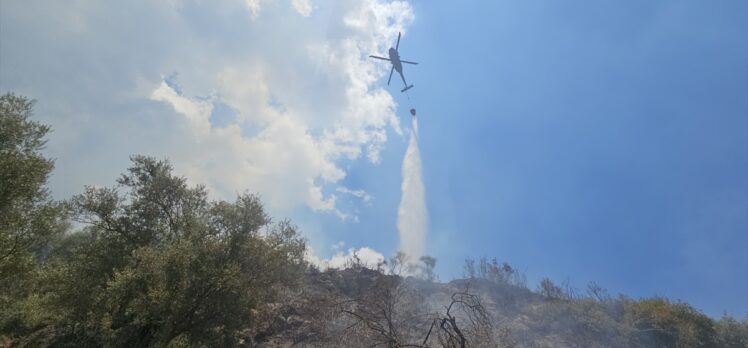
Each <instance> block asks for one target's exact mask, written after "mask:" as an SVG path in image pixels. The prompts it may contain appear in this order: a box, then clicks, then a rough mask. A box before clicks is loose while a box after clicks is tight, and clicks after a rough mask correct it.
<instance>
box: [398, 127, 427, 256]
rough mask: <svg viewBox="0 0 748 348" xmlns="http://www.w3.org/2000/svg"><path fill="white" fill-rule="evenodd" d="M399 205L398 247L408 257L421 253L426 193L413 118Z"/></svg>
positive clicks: (424, 237) (422, 249)
mask: <svg viewBox="0 0 748 348" xmlns="http://www.w3.org/2000/svg"><path fill="white" fill-rule="evenodd" d="M401 190H402V197H401V198H400V208H399V209H398V211H397V229H398V231H399V232H400V250H401V251H403V252H404V253H405V254H406V255H408V256H409V257H410V258H411V260H418V258H420V257H421V256H423V255H424V242H425V239H426V228H427V222H428V211H426V194H425V190H424V187H423V177H422V175H421V153H420V151H419V150H418V121H417V120H416V119H415V118H414V119H413V126H412V127H411V130H410V142H409V143H408V149H407V150H406V151H405V158H404V159H403V183H402V186H401Z"/></svg>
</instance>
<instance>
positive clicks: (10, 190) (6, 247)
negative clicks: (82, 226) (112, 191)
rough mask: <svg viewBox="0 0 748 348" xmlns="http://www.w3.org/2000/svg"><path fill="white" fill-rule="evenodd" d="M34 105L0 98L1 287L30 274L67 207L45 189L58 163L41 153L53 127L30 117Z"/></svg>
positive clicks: (15, 98)
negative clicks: (35, 258) (63, 207)
mask: <svg viewBox="0 0 748 348" xmlns="http://www.w3.org/2000/svg"><path fill="white" fill-rule="evenodd" d="M32 107H33V102H32V101H30V100H28V99H27V98H24V97H20V96H15V95H13V94H5V95H2V96H0V286H5V285H7V283H8V282H17V281H19V277H22V276H24V275H25V274H26V273H27V272H29V271H30V268H31V267H33V256H34V251H37V250H38V249H40V248H41V247H42V246H43V245H44V243H45V241H46V240H47V239H48V238H50V236H51V235H53V234H54V233H55V232H57V231H59V225H60V217H61V214H60V213H61V211H62V209H61V206H60V204H58V203H54V202H51V201H50V199H49V197H48V196H49V195H48V192H47V189H46V187H45V184H46V182H47V178H48V176H49V173H50V171H51V170H52V168H53V166H54V164H53V162H52V160H50V159H47V158H45V157H44V156H43V155H42V154H41V151H42V150H43V148H44V144H45V140H44V136H45V135H46V134H47V132H49V127H48V126H45V125H42V124H40V123H38V122H34V121H30V120H29V117H30V116H31V114H32Z"/></svg>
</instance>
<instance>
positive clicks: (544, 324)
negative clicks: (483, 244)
mask: <svg viewBox="0 0 748 348" xmlns="http://www.w3.org/2000/svg"><path fill="white" fill-rule="evenodd" d="M32 108H33V103H32V102H31V101H29V100H28V99H26V98H24V97H20V96H16V95H13V94H6V95H3V96H0V179H1V181H0V347H2V346H11V347H102V346H104V347H216V346H227V347H231V346H241V347H292V346H298V347H388V348H394V347H455V348H456V347H460V348H463V347H748V322H746V320H745V319H736V318H733V317H730V316H724V317H723V318H721V319H713V318H710V317H708V316H706V315H704V314H703V313H701V312H700V311H698V310H697V309H695V308H693V307H692V306H690V305H688V304H687V303H682V302H674V301H671V300H668V299H665V298H646V299H631V298H628V297H625V296H623V295H617V296H613V295H610V294H609V293H608V292H607V291H606V290H605V289H603V288H602V287H601V286H599V285H597V284H590V285H589V286H588V287H587V289H585V290H584V291H580V290H577V289H574V288H572V287H570V286H568V285H558V284H556V283H554V282H553V281H552V280H550V279H543V280H542V281H540V282H539V284H538V285H537V287H536V288H534V289H531V288H530V287H529V286H528V284H527V280H526V278H525V276H524V275H523V273H522V272H520V271H518V270H517V269H516V268H514V267H512V266H511V265H509V264H507V263H499V262H498V261H497V260H496V259H492V260H489V259H487V258H480V259H478V260H467V261H466V262H465V264H464V278H463V279H456V280H452V281H449V282H440V281H438V279H437V277H436V275H435V271H434V270H435V267H436V259H434V258H432V257H428V256H425V257H422V258H420V259H418V260H409V259H408V256H407V255H404V254H402V253H399V254H397V255H395V256H393V257H392V258H390V259H389V260H387V261H385V262H381V263H379V264H374V265H368V264H365V263H364V262H363V261H362V260H361V259H359V258H358V257H355V256H354V257H353V258H352V259H351V260H350V261H349V263H348V265H347V266H346V267H344V268H343V269H325V270H320V269H319V268H317V267H316V266H314V265H312V264H309V263H308V262H307V261H306V260H305V257H304V255H305V252H306V247H305V244H304V240H303V239H302V238H301V237H300V236H299V233H298V231H297V228H296V227H295V226H294V225H293V224H292V223H290V222H289V221H285V220H280V221H274V220H273V219H271V218H270V217H269V216H268V215H267V214H266V213H265V211H264V209H263V206H262V203H261V201H260V199H259V198H258V197H257V196H255V195H253V194H250V193H243V194H240V195H238V196H237V197H236V199H235V200H234V201H233V202H227V201H222V200H218V201H214V200H211V199H209V197H208V194H207V192H206V189H205V188H204V187H202V186H190V185H188V184H187V181H186V179H185V178H182V177H178V176H175V175H174V174H173V173H172V168H171V166H170V164H169V163H168V162H167V161H159V160H156V159H154V158H150V157H145V156H133V157H132V158H131V162H132V164H131V167H130V168H128V169H127V170H126V171H125V173H124V174H123V175H122V176H121V177H120V178H119V179H117V180H116V181H115V182H114V183H113V186H111V187H88V188H86V189H85V190H84V192H83V193H81V194H79V195H77V196H75V197H72V198H70V199H69V200H67V201H62V202H60V201H54V200H52V199H51V198H50V197H49V194H48V189H47V186H46V185H47V179H48V177H49V175H50V173H51V172H52V170H53V167H54V163H53V161H52V160H50V159H48V158H45V157H44V156H43V155H42V150H43V147H44V145H45V140H44V137H45V135H46V134H47V132H48V131H49V130H50V129H49V127H47V126H45V125H42V124H40V123H38V122H34V121H33V120H31V116H32Z"/></svg>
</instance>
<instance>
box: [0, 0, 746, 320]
mask: <svg viewBox="0 0 748 348" xmlns="http://www.w3.org/2000/svg"><path fill="white" fill-rule="evenodd" d="M164 3H166V2H162V3H161V4H153V3H147V2H143V3H138V4H134V5H124V4H119V5H103V4H97V3H96V2H85V1H82V2H78V3H76V5H75V6H62V5H57V4H54V3H52V2H44V1H29V2H27V3H24V4H21V3H20V2H18V3H10V4H9V3H7V2H4V3H3V4H2V11H0V17H1V18H0V19H2V20H1V21H0V39H2V40H0V42H2V44H0V89H2V91H8V90H9V91H14V92H16V93H21V94H24V95H28V96H30V97H33V98H36V99H38V104H37V115H39V118H40V119H41V120H43V121H45V122H47V123H49V124H51V125H52V127H53V128H54V129H55V132H54V133H53V134H52V135H51V136H50V143H49V150H48V151H49V153H50V155H51V156H53V157H55V158H57V169H56V171H55V174H54V175H53V177H52V179H51V186H52V191H53V193H54V194H55V196H56V197H58V198H67V197H69V195H72V194H74V193H76V192H80V190H82V185H83V184H100V185H111V184H113V182H114V179H115V178H116V176H117V173H119V172H122V171H123V170H124V169H125V168H126V166H127V156H128V155H129V154H133V153H145V154H150V155H154V156H157V157H161V158H163V157H168V158H170V159H171V160H172V162H173V163H174V166H175V168H176V170H177V171H178V172H179V173H180V174H182V175H185V176H188V177H189V178H190V179H192V180H194V181H195V182H201V183H207V184H208V185H209V187H211V188H212V189H213V192H215V193H216V196H217V197H219V198H224V197H225V198H231V196H232V195H233V194H234V193H235V192H238V191H243V190H250V191H256V192H260V193H261V194H262V195H263V197H264V198H265V200H266V202H267V204H268V206H269V209H270V210H271V211H272V213H273V215H275V216H279V217H282V216H288V217H290V218H292V219H293V221H295V222H296V223H297V224H299V226H300V227H301V228H302V230H303V231H304V233H305V235H306V236H307V238H309V244H310V245H311V246H312V247H313V248H314V249H315V252H316V253H317V254H318V255H319V256H320V257H330V256H332V255H333V254H334V253H335V252H336V250H338V249H339V247H338V248H337V249H336V247H333V245H335V244H336V243H338V242H340V241H342V242H344V243H345V247H344V248H348V247H353V248H361V247H368V248H371V249H373V250H376V251H378V252H380V253H382V254H384V255H391V254H393V253H394V252H395V251H396V250H397V248H398V245H399V241H398V234H397V228H396V223H397V209H398V203H399V200H400V180H401V165H402V160H403V154H404V152H405V147H406V145H407V134H408V133H407V132H406V131H405V130H407V129H408V128H409V127H410V121H409V117H410V116H409V115H407V109H409V108H410V107H411V106H412V107H415V108H417V110H418V117H419V131H420V133H419V143H420V151H421V155H422V162H423V180H424V184H425V187H426V200H427V201H426V203H427V206H428V209H429V229H428V237H427V241H426V251H427V253H428V254H431V255H433V256H435V257H436V258H437V259H438V263H437V270H438V272H439V274H440V276H441V278H442V279H443V280H449V279H451V278H453V277H458V276H461V272H462V263H463V260H464V259H465V258H467V257H473V258H477V257H481V256H486V257H489V258H491V257H496V258H498V259H499V260H500V261H507V262H509V263H511V264H512V265H514V266H516V267H518V268H519V269H521V270H524V271H525V272H526V273H527V275H528V279H529V280H530V285H531V286H533V287H534V284H536V283H537V281H538V280H539V279H540V278H542V277H545V276H547V277H550V278H552V279H554V280H556V281H557V282H563V281H568V282H569V283H570V284H571V285H572V286H576V287H578V288H580V289H583V288H584V287H585V286H586V284H587V283H588V282H590V281H595V282H597V283H599V284H600V285H602V286H604V287H607V288H608V289H609V290H610V291H611V292H612V293H624V294H626V295H628V296H631V297H634V298H638V297H642V296H653V295H662V296H667V297H670V298H673V299H680V300H683V301H686V302H689V303H691V304H693V305H695V306H696V307H697V308H699V309H701V310H703V311H705V312H706V313H707V314H710V315H713V316H719V315H721V314H722V313H723V312H725V311H726V312H729V313H732V314H734V315H738V316H745V315H748V4H746V3H745V2H744V1H721V2H709V3H706V2H700V1H659V2H652V1H626V2H620V1H598V2H594V3H590V2H583V1H565V2H550V1H548V2H528V1H494V2H485V3H481V4H480V6H475V5H473V6H465V5H463V4H462V3H459V2H431V1H412V2H410V3H405V2H404V3H399V2H396V3H389V2H386V1H375V0H366V1H349V2H342V3H337V2H336V3H334V4H333V3H329V2H322V1H313V0H312V1H311V2H309V1H293V2H291V1H263V0H256V1H254V0H253V1H244V2H242V1H234V2H232V1H226V2H220V5H206V4H204V3H200V2H192V1H173V2H169V4H172V5H173V4H176V5H174V7H173V8H171V7H168V6H167V5H163V4H164ZM254 4H256V5H257V6H256V7H253V6H254ZM304 4H308V5H311V10H310V12H306V11H305V10H304V8H305V7H304V6H301V7H299V5H304ZM251 5H252V6H251ZM115 14H116V15H117V17H114V15H115ZM120 17H121V18H123V19H114V18H120ZM136 24H137V25H136ZM398 30H403V31H404V32H405V34H404V35H403V38H402V42H401V46H400V51H401V55H402V56H403V58H405V59H410V60H414V61H418V62H420V64H419V65H418V66H406V67H405V69H406V70H405V74H406V77H407V79H408V81H409V82H411V83H414V84H415V88H414V89H413V90H411V91H410V94H409V95H410V100H408V99H407V98H405V96H404V95H402V94H401V93H399V89H400V84H399V83H398V80H397V79H395V78H393V84H392V86H391V87H389V88H387V86H386V85H385V84H386V74H387V73H388V71H387V67H386V66H383V65H382V64H379V62H368V61H366V59H365V55H366V54H367V53H369V51H377V52H371V53H379V54H383V53H385V52H386V49H387V48H388V47H389V45H390V44H392V43H393V42H394V38H395V37H396V35H397V31H398ZM190 115H191V116H190ZM352 115H353V116H352ZM190 117H192V118H190ZM201 117H206V118H207V122H210V124H209V125H208V126H207V127H208V128H210V130H209V131H206V130H205V129H204V128H200V127H202V126H201V125H203V123H200V122H201V121H200V120H201ZM206 124H207V123H206ZM232 125H237V127H239V128H237V129H239V130H237V131H234V130H232V128H231V126H232ZM398 130H400V132H398ZM332 133H335V135H329V134H332ZM326 134H328V135H326ZM382 134H384V135H385V138H384V139H382ZM227 173H230V174H227ZM341 173H342V174H341ZM338 188H345V189H346V190H351V191H355V190H363V191H365V192H366V194H368V195H370V196H372V197H373V198H372V199H370V200H368V201H367V200H364V199H360V198H359V197H356V196H354V195H352V194H346V193H342V192H341V191H338ZM316 189H319V192H318V193H319V195H317V194H316V193H315V192H317V191H315V190H316ZM333 197H334V199H332V200H331V198H333ZM354 217H355V218H354Z"/></svg>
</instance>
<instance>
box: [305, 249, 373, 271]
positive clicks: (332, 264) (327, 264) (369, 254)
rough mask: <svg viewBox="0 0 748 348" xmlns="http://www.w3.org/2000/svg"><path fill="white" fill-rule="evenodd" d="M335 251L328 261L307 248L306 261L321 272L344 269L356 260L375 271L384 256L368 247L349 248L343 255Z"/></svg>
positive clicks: (341, 252)
mask: <svg viewBox="0 0 748 348" xmlns="http://www.w3.org/2000/svg"><path fill="white" fill-rule="evenodd" d="M334 249H335V248H334ZM336 250H337V251H336V252H335V255H333V256H332V257H330V258H329V259H323V258H320V257H318V256H316V255H315V254H314V249H312V248H307V253H306V260H307V261H308V262H309V263H311V264H313V265H315V266H317V267H318V268H320V269H322V270H324V269H328V268H338V269H342V268H346V267H348V266H350V265H351V264H352V263H355V262H356V261H355V260H356V259H358V260H359V261H358V262H360V264H361V265H362V266H364V267H367V268H372V269H376V267H377V265H379V264H381V263H382V262H384V260H385V257H384V255H382V254H381V253H380V252H378V251H376V250H374V249H372V248H369V247H361V248H358V249H356V248H349V249H348V250H347V252H345V253H344V252H343V251H341V250H339V249H336Z"/></svg>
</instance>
